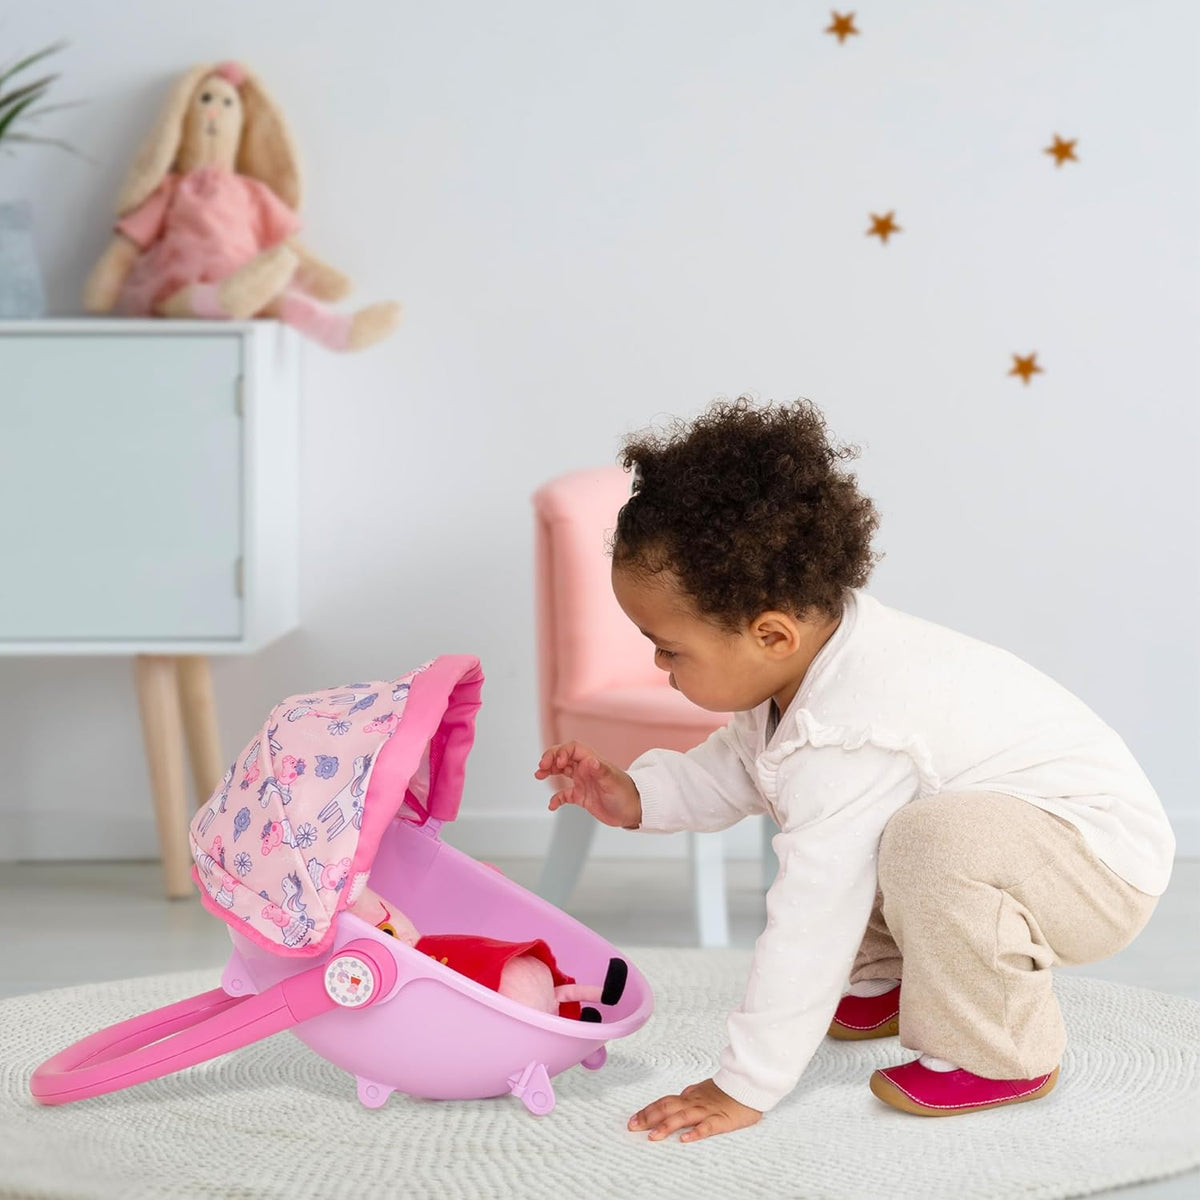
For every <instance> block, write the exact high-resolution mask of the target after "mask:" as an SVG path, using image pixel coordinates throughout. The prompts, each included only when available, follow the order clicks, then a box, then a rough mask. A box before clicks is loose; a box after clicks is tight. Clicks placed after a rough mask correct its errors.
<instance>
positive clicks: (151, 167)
mask: <svg viewBox="0 0 1200 1200" xmlns="http://www.w3.org/2000/svg"><path fill="white" fill-rule="evenodd" d="M212 71H213V67H212V65H211V64H208V63H206V64H204V65H202V66H198V67H193V68H192V69H191V70H190V71H187V72H185V73H184V74H183V75H182V76H181V77H180V79H179V81H178V83H176V84H175V87H174V88H173V89H172V91H171V95H170V96H169V97H168V98H167V103H166V104H165V105H164V107H163V110H162V112H161V113H160V114H159V117H158V122H157V124H156V125H155V126H154V129H153V130H151V132H150V134H149V136H148V137H147V138H146V140H145V141H144V142H143V143H142V146H141V149H140V150H139V151H138V154H137V158H135V159H134V161H133V166H132V167H131V168H130V169H129V174H128V175H127V176H126V177H125V183H124V184H123V185H122V187H121V190H120V192H119V193H118V195H117V215H118V216H122V217H123V216H125V215H126V214H127V213H131V212H133V210H134V209H135V208H137V207H138V206H139V205H140V204H141V203H142V201H143V200H145V199H146V197H147V196H149V195H150V193H151V192H153V191H154V189H155V188H156V187H158V185H159V184H160V183H162V181H163V177H164V176H165V175H166V173H167V172H168V171H169V170H170V169H171V167H172V166H173V165H174V163H175V156H176V155H177V154H178V153H179V142H180V139H181V138H182V136H183V116H184V113H185V112H186V111H187V106H188V104H189V103H190V101H191V99H192V95H193V94H194V93H195V91H196V88H197V87H198V86H199V84H200V81H201V80H202V79H204V78H205V76H207V75H211V74H212Z"/></svg>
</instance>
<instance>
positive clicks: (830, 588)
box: [612, 396, 879, 630]
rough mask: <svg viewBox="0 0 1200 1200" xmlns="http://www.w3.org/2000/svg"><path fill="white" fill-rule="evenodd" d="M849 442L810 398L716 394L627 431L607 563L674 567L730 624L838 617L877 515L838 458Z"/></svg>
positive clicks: (860, 576)
mask: <svg viewBox="0 0 1200 1200" xmlns="http://www.w3.org/2000/svg"><path fill="white" fill-rule="evenodd" d="M857 455H858V448H857V447H855V446H839V445H836V444H833V443H831V442H830V441H829V438H828V436H827V433H826V428H825V418H824V416H822V414H821V412H820V410H819V409H818V408H817V407H816V406H815V405H813V404H811V403H810V402H809V401H807V400H798V401H796V402H795V403H794V404H784V405H776V404H767V405H762V406H758V405H755V404H754V402H753V401H751V400H750V399H749V398H747V397H744V396H743V397H740V398H739V399H737V400H734V401H719V402H717V403H715V404H713V405H711V406H710V407H709V408H708V409H707V411H706V412H704V413H703V414H702V415H701V416H700V417H698V418H697V419H696V420H694V421H692V422H690V423H689V422H687V421H683V420H677V421H675V422H673V423H672V424H671V425H670V426H669V427H668V428H667V429H666V430H664V431H662V432H655V431H653V430H647V431H644V432H642V433H637V434H633V435H632V436H630V437H628V438H626V440H625V443H624V445H623V447H622V453H621V461H622V463H623V465H624V467H625V469H626V470H627V471H628V470H631V469H632V470H633V472H634V480H633V494H632V496H631V497H630V499H629V500H628V501H627V503H626V504H625V505H624V507H623V508H622V509H621V511H620V513H619V514H618V516H617V528H616V533H615V535H614V537H613V547H612V549H613V562H614V564H615V565H617V566H620V567H622V568H624V569H627V570H633V571H636V572H641V573H645V574H647V575H653V574H657V573H659V572H660V571H671V572H673V573H674V574H675V576H676V577H677V578H678V580H679V583H680V585H681V586H682V588H683V590H684V591H685V592H687V593H688V594H689V595H690V596H691V597H692V599H693V601H694V602H695V604H696V607H697V609H698V610H699V611H700V612H701V613H702V614H703V615H705V616H707V617H709V618H710V619H712V620H714V621H715V622H716V623H717V624H718V625H720V626H722V627H724V628H726V629H729V630H734V629H737V628H740V627H741V625H742V624H744V622H746V621H748V620H751V619H753V618H754V617H755V616H757V615H758V614H759V613H761V612H765V611H767V610H769V609H777V610H779V611H783V612H789V613H791V614H793V615H794V616H798V617H801V618H802V617H804V616H805V614H806V613H808V612H810V611H812V610H813V609H817V610H820V611H821V612H823V613H828V614H829V615H830V616H837V615H840V614H841V611H842V600H843V592H844V589H845V588H849V587H861V586H862V585H863V584H865V583H866V581H867V577H868V576H869V575H870V573H871V568H872V567H873V566H874V565H875V563H876V561H877V560H878V557H879V556H878V555H875V554H873V553H872V551H871V536H872V534H873V533H874V532H875V530H876V528H877V527H878V525H879V514H878V512H876V509H875V505H874V504H872V502H871V501H870V499H869V498H868V497H866V496H863V495H861V494H860V493H859V491H858V483H857V480H856V479H855V477H854V476H853V475H852V474H850V473H849V472H848V471H845V470H839V469H838V464H839V463H840V462H843V461H845V460H847V459H852V458H855V457H857Z"/></svg>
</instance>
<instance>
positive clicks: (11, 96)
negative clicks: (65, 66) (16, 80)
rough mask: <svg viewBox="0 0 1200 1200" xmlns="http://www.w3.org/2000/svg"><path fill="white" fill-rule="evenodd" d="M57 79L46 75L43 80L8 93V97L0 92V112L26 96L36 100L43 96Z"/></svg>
mask: <svg viewBox="0 0 1200 1200" xmlns="http://www.w3.org/2000/svg"><path fill="white" fill-rule="evenodd" d="M57 78H58V76H57V75H47V76H46V78H45V79H39V80H38V81H37V82H36V83H27V84H26V85H25V86H24V87H19V88H17V89H16V90H15V91H12V92H9V93H8V95H4V94H3V93H2V92H0V112H2V111H3V110H4V109H6V108H8V107H10V106H11V105H13V104H16V103H17V101H19V100H23V99H24V98H25V97H26V96H33V97H34V98H35V99H36V98H39V97H41V96H43V95H45V92H46V89H47V88H48V87H49V86H50V84H52V83H53V82H54V81H55V80H56V79H57Z"/></svg>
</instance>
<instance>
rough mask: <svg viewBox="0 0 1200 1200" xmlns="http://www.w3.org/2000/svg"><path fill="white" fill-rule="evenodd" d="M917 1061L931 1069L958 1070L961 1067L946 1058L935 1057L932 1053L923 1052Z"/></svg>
mask: <svg viewBox="0 0 1200 1200" xmlns="http://www.w3.org/2000/svg"><path fill="white" fill-rule="evenodd" d="M917 1061H918V1062H919V1063H920V1064H921V1066H923V1067H927V1068H928V1069H929V1070H930V1071H957V1070H958V1069H959V1068H958V1067H957V1065H956V1064H954V1063H952V1062H947V1061H946V1060H945V1059H944V1058H934V1057H933V1055H932V1054H922V1055H921V1057H920V1058H919V1059H918V1060H917Z"/></svg>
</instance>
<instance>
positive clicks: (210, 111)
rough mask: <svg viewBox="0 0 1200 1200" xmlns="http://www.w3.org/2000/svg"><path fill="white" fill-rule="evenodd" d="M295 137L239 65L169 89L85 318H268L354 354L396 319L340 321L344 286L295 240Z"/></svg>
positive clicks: (373, 309) (371, 312)
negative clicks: (114, 314) (337, 304)
mask: <svg viewBox="0 0 1200 1200" xmlns="http://www.w3.org/2000/svg"><path fill="white" fill-rule="evenodd" d="M299 204H300V176H299V170H298V167H297V162H296V155H295V152H294V150H293V146H292V139H291V137H290V135H289V134H288V131H287V127H286V126H285V125H284V121H283V117H282V115H281V114H280V112H279V110H278V108H277V107H276V106H275V104H274V103H273V102H272V101H271V100H270V98H269V97H268V96H267V94H266V92H265V91H264V90H263V88H262V85H261V84H260V83H259V82H258V80H257V79H256V78H255V77H254V76H253V75H251V74H250V73H249V72H248V71H246V70H245V69H244V68H243V67H241V66H239V65H238V64H236V63H223V64H221V65H219V66H199V67H195V68H193V69H192V70H190V71H188V72H187V73H186V74H185V75H184V76H183V77H182V78H181V79H180V80H179V82H178V83H177V84H176V86H175V88H174V90H173V91H172V93H171V96H170V98H169V100H168V102H167V105H166V107H165V109H164V110H163V112H162V115H161V116H160V118H159V121H158V125H157V126H156V127H155V129H154V131H153V132H152V133H151V135H150V136H149V137H148V138H147V140H146V142H145V144H144V145H143V146H142V149H141V151H140V152H139V154H138V157H137V159H136V161H135V162H134V164H133V167H132V169H131V171H130V173H129V176H128V178H127V179H126V181H125V185H124V187H123V188H122V189H121V194H120V197H119V199H118V201H117V214H118V218H119V219H118V221H117V224H116V236H115V238H114V239H113V240H112V242H111V243H110V244H109V246H108V249H107V250H105V252H104V254H103V255H102V257H101V258H100V260H99V262H97V264H96V266H95V267H94V269H93V270H92V273H91V275H90V277H89V278H88V281H87V285H86V287H85V289H84V296H83V302H84V306H85V308H86V309H87V310H88V311H89V312H97V313H99V312H110V311H112V310H113V309H114V308H115V309H117V310H118V311H120V312H122V313H125V314H127V315H129V316H149V315H152V314H153V315H157V316H164V317H214V318H226V319H235V320H245V319H247V318H249V317H253V316H273V317H278V318H279V319H280V320H282V321H285V322H287V323H288V324H289V325H294V326H295V327H296V328H297V329H299V330H301V331H302V332H303V333H305V334H307V335H308V336H310V337H312V338H314V339H315V340H317V341H318V342H320V343H322V344H323V345H325V346H328V347H330V348H331V349H337V350H360V349H362V348H363V347H365V346H369V345H371V344H372V343H374V342H377V341H379V340H380V339H381V338H383V337H386V336H387V334H389V333H390V332H391V331H392V330H393V329H394V328H395V326H396V324H397V322H398V321H399V319H400V306H399V305H398V304H395V303H392V302H390V301H388V302H384V303H381V304H372V305H369V306H367V307H366V308H363V309H360V310H359V311H358V312H355V313H349V314H347V313H339V312H336V311H334V310H333V309H331V308H328V307H327V306H326V305H325V304H323V303H322V301H333V300H339V299H341V298H342V297H343V296H345V295H346V293H347V292H349V290H350V281H349V280H348V279H347V278H346V277H345V276H344V275H342V274H341V273H340V272H339V271H337V270H335V269H334V268H333V267H330V266H328V265H327V264H325V263H323V262H321V261H319V260H318V259H317V258H315V257H313V255H311V254H310V253H309V252H308V251H307V250H306V249H305V248H304V247H303V246H302V245H300V243H299V242H298V241H296V237H295V235H296V232H297V230H298V229H299V228H300V221H299V219H298V218H297V216H296V209H297V208H298V206H299Z"/></svg>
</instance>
